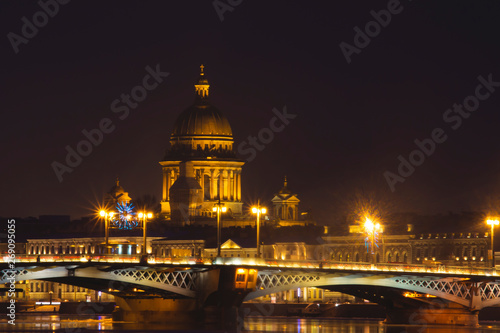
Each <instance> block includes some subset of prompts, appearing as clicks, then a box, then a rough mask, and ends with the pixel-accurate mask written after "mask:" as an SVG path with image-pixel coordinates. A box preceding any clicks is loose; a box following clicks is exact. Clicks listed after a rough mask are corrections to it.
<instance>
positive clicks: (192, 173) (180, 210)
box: [160, 65, 244, 221]
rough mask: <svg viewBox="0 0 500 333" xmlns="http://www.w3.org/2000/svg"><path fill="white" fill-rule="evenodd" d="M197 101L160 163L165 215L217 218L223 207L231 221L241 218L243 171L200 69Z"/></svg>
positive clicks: (180, 120)
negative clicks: (216, 207)
mask: <svg viewBox="0 0 500 333" xmlns="http://www.w3.org/2000/svg"><path fill="white" fill-rule="evenodd" d="M200 68H201V72H200V76H199V78H198V81H197V82H196V84H195V90H196V93H195V101H194V104H193V105H192V106H190V107H189V108H187V109H186V110H184V111H183V112H182V113H181V114H180V116H179V117H178V118H177V120H176V122H175V125H174V128H173V130H172V134H171V136H170V148H169V149H168V150H167V152H166V154H165V156H164V158H163V160H162V161H160V165H161V167H162V171H163V188H162V200H161V213H162V215H164V216H166V217H167V218H181V219H183V220H184V221H186V220H188V218H189V217H196V216H206V217H213V216H214V214H215V213H214V212H213V207H214V205H215V204H216V203H218V202H219V200H220V202H221V204H223V205H224V206H225V207H226V209H227V212H228V214H229V215H231V216H233V217H236V218H237V217H239V216H241V215H242V207H243V202H242V201H241V168H242V166H243V164H244V162H243V161H241V160H239V159H238V158H237V157H236V154H235V152H234V150H233V145H234V140H233V133H232V130H231V126H230V125H229V121H228V120H227V118H226V117H225V116H224V115H223V114H222V113H221V112H220V111H219V110H218V109H217V108H215V107H214V106H212V105H211V104H210V102H209V87H210V85H209V84H208V80H207V78H206V76H205V73H204V71H203V69H204V66H203V65H201V66H200Z"/></svg>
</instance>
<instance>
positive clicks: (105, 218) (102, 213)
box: [99, 210, 115, 254]
mask: <svg viewBox="0 0 500 333" xmlns="http://www.w3.org/2000/svg"><path fill="white" fill-rule="evenodd" d="M114 214H115V213H113V212H109V213H108V212H106V211H105V210H101V211H100V212H99V215H101V216H102V217H104V234H105V238H106V243H105V249H104V254H108V239H109V236H108V235H109V234H108V229H109V225H108V217H109V218H112V217H113V215H114Z"/></svg>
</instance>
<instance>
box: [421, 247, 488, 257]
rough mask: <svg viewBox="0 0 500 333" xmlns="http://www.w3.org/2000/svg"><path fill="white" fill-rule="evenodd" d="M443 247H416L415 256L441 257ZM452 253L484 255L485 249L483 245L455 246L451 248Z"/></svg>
mask: <svg viewBox="0 0 500 333" xmlns="http://www.w3.org/2000/svg"><path fill="white" fill-rule="evenodd" d="M443 252H444V249H440V248H431V249H428V248H426V249H417V250H416V251H415V256H416V257H417V258H418V257H438V258H439V257H441V255H442V253H443ZM453 254H454V255H455V256H472V257H484V254H485V249H484V248H483V247H481V248H477V247H470V248H469V247H463V248H459V247H456V248H454V249H453Z"/></svg>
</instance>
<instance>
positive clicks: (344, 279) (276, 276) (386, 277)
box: [245, 270, 500, 311]
mask: <svg viewBox="0 0 500 333" xmlns="http://www.w3.org/2000/svg"><path fill="white" fill-rule="evenodd" d="M335 286H346V287H347V286H372V287H385V288H391V289H399V290H401V294H404V291H412V292H415V293H422V294H427V295H432V296H435V297H439V298H441V299H444V300H447V301H450V302H454V303H458V304H460V305H463V306H464V307H466V308H469V309H470V310H472V311H475V310H480V309H482V308H485V307H489V306H494V305H497V304H500V281H488V280H484V281H480V280H476V281H470V280H469V278H463V277H458V278H456V277H448V278H441V277H439V276H432V275H429V276H414V275H413V276H412V275H405V274H391V273H388V274H377V273H375V274H367V273H361V272H360V273H354V272H353V273H347V272H336V273H325V272H306V271H303V272H296V271H295V272H294V271H284V272H281V271H277V270H267V271H260V272H259V274H258V278H257V288H256V290H255V291H253V292H251V293H249V294H248V295H247V296H246V298H245V300H251V299H253V298H257V297H260V296H264V295H267V294H271V293H277V292H281V291H286V290H290V289H296V288H302V287H318V288H325V289H329V288H332V289H335Z"/></svg>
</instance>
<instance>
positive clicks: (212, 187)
mask: <svg viewBox="0 0 500 333" xmlns="http://www.w3.org/2000/svg"><path fill="white" fill-rule="evenodd" d="M214 174H215V170H214V169H210V200H214V197H215V177H214V176H215V175H214Z"/></svg>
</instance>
